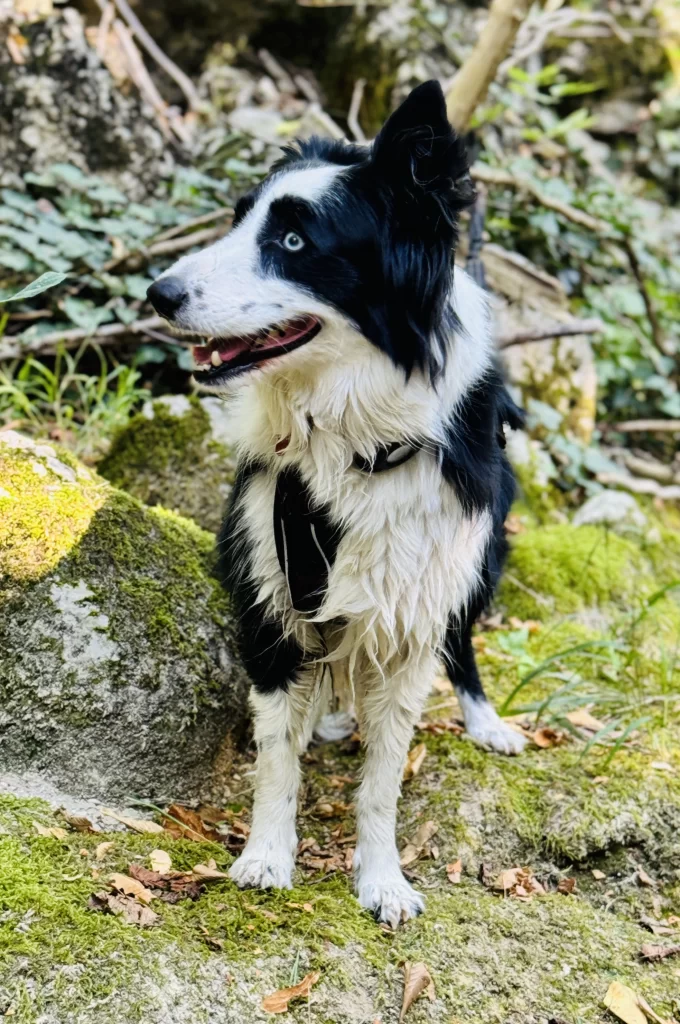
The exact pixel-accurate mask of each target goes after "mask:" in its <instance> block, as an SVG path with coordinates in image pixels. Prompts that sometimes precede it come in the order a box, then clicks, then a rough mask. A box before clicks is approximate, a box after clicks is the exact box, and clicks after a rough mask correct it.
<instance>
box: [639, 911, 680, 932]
mask: <svg viewBox="0 0 680 1024" xmlns="http://www.w3.org/2000/svg"><path fill="white" fill-rule="evenodd" d="M676 923H678V924H680V918H677V917H672V916H671V917H669V918H668V919H667V920H665V921H657V920H656V919H655V918H653V917H647V916H646V915H644V914H643V916H642V917H641V918H640V924H641V925H642V927H643V928H647V930H648V931H650V932H652V933H653V934H654V935H675V933H676V931H677V928H675V927H673V926H674V924H676Z"/></svg>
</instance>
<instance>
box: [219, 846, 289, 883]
mask: <svg viewBox="0 0 680 1024" xmlns="http://www.w3.org/2000/svg"><path fill="white" fill-rule="evenodd" d="M294 866H295V865H294V861H293V858H292V856H291V855H290V854H289V853H287V852H286V851H285V850H275V849H274V850H271V849H268V850H265V849H259V850H258V849H257V848H254V849H253V850H249V849H248V848H247V847H246V849H245V850H244V851H243V853H242V854H241V856H240V857H239V858H238V860H236V861H234V863H233V864H232V865H231V867H230V869H229V877H230V878H231V879H232V881H234V882H236V884H237V885H238V886H239V888H241V889H292V888H293V882H292V878H293V868H294Z"/></svg>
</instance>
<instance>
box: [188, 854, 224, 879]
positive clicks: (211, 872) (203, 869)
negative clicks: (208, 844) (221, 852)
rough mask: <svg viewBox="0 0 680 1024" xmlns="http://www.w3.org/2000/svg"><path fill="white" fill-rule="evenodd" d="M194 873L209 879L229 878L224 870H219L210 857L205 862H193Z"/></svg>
mask: <svg viewBox="0 0 680 1024" xmlns="http://www.w3.org/2000/svg"><path fill="white" fill-rule="evenodd" d="M193 870H194V873H195V874H197V875H199V876H200V877H201V878H205V879H206V880H207V881H210V880H211V879H213V878H229V875H228V874H227V873H226V871H220V870H219V869H218V867H217V864H216V863H215V861H214V860H213V859H212V857H211V858H210V860H209V861H208V863H207V864H194V868H193Z"/></svg>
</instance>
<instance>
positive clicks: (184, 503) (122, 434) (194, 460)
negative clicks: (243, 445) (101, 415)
mask: <svg viewBox="0 0 680 1024" xmlns="http://www.w3.org/2000/svg"><path fill="white" fill-rule="evenodd" d="M230 442H231V433H230V430H229V423H228V419H227V417H226V413H225V411H224V402H222V401H220V399H218V398H201V399H199V398H197V397H196V396H192V397H191V398H187V396H186V395H164V396H163V397H162V398H159V399H157V400H156V401H149V402H146V403H145V405H144V408H143V409H142V411H141V412H140V413H138V414H137V415H136V416H133V417H131V419H130V420H129V422H128V423H126V424H125V426H124V427H121V429H120V430H119V431H118V433H117V434H116V435H115V436H114V438H113V441H112V444H111V448H110V450H109V452H108V454H107V456H106V458H104V459H103V460H102V462H101V463H100V465H99V472H100V473H101V475H102V476H104V477H106V479H107V480H109V481H110V482H111V483H112V484H113V485H114V486H115V487H120V488H122V489H123V490H124V491H127V492H128V493H129V494H132V495H133V496H134V497H135V498H139V500H140V501H142V502H144V504H145V505H163V506H164V507H165V508H169V509H172V510H173V511H175V512H179V513H180V514H181V515H183V516H188V517H189V518H190V519H194V520H195V521H196V522H197V523H198V524H199V526H202V527H203V529H204V530H211V531H212V532H213V533H216V532H217V530H218V529H219V526H220V523H221V521H222V517H223V515H224V506H225V503H226V499H227V497H228V495H229V492H230V490H231V485H232V483H233V480H234V471H235V468H236V463H235V458H234V455H233V453H232V450H231V444H230Z"/></svg>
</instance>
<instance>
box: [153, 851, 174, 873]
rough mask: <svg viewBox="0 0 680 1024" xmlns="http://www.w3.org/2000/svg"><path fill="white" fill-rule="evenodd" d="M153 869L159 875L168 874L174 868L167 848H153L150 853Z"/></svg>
mask: <svg viewBox="0 0 680 1024" xmlns="http://www.w3.org/2000/svg"><path fill="white" fill-rule="evenodd" d="M149 863H150V864H151V870H152V871H155V872H156V873H157V874H159V875H168V874H169V873H170V871H171V869H172V860H171V858H170V854H169V853H168V852H167V850H152V851H151V853H150V854H149Z"/></svg>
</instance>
